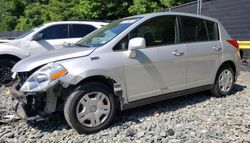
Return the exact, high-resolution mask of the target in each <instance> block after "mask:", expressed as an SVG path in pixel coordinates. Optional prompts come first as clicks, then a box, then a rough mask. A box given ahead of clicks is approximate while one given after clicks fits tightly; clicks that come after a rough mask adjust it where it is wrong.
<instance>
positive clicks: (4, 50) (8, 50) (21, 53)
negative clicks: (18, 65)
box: [0, 45, 29, 59]
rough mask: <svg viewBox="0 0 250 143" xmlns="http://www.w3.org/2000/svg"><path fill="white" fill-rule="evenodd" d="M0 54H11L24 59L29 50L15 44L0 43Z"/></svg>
mask: <svg viewBox="0 0 250 143" xmlns="http://www.w3.org/2000/svg"><path fill="white" fill-rule="evenodd" d="M0 55H13V56H16V57H18V58H20V59H24V58H25V57H28V56H29V52H28V51H25V50H23V49H22V48H19V47H15V46H10V45H0Z"/></svg>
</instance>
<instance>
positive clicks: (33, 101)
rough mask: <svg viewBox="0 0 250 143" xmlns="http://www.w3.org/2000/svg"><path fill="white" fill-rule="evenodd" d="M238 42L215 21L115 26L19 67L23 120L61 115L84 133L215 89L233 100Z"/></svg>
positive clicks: (157, 16)
mask: <svg viewBox="0 0 250 143" xmlns="http://www.w3.org/2000/svg"><path fill="white" fill-rule="evenodd" d="M240 61H241V60H240V55H239V46H238V44H237V41H235V40H232V39H231V37H230V36H229V35H228V33H227V32H226V30H225V29H224V28H223V26H222V25H221V23H220V22H219V21H217V20H216V19H213V18H209V17H205V16H199V15H192V14H185V13H172V12H162V13H152V14H145V15H137V16H132V17H128V18H123V19H120V20H116V21H114V22H112V23H111V24H108V25H106V26H104V27H103V28H101V29H99V30H97V31H95V32H93V33H91V34H89V35H87V36H86V37H85V38H83V39H82V40H80V41H79V42H77V43H76V44H75V45H74V46H73V47H72V48H66V49H60V50H55V51H51V52H48V53H46V54H43V55H39V56H33V57H29V58H27V59H24V60H22V61H21V62H19V63H18V64H16V65H15V66H14V68H13V69H12V71H13V72H14V75H13V77H14V78H17V80H18V82H17V83H16V84H15V85H13V86H12V88H11V91H12V95H13V97H14V98H16V99H17V100H18V107H17V114H18V115H19V116H20V117H22V118H25V119H29V118H30V117H44V116H48V115H51V114H53V113H55V112H56V111H63V112H64V116H65V118H66V120H67V122H68V124H69V125H70V126H71V127H72V128H74V129H75V130H76V131H77V132H78V133H93V132H97V131H99V130H101V129H104V128H106V127H107V126H108V125H109V124H110V123H111V121H112V120H113V118H114V116H115V113H116V111H119V110H125V109H128V108H133V107H136V106H140V105H144V104H148V103H152V102H156V101H160V100H164V99H168V98H173V97H176V96H181V95H185V94H190V93H194V92H198V91H203V90H211V92H212V93H213V94H214V95H216V96H225V95H228V94H230V92H231V91H232V88H233V84H234V82H235V80H236V78H237V76H238V74H239V70H240Z"/></svg>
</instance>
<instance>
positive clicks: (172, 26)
mask: <svg viewBox="0 0 250 143" xmlns="http://www.w3.org/2000/svg"><path fill="white" fill-rule="evenodd" d="M177 32H178V24H177V18H176V16H160V17H156V18H153V19H150V20H148V21H146V22H144V23H142V24H141V25H139V26H138V27H137V28H135V29H134V30H133V31H132V32H130V34H128V36H126V37H124V38H123V39H122V40H121V41H120V42H119V43H118V44H117V45H116V46H115V47H114V49H113V50H115V51H119V50H120V51H124V50H127V49H128V42H129V40H130V39H132V38H135V37H143V38H144V39H145V41H146V47H153V46H161V45H169V44H176V43H177V42H178V40H177V39H178V34H177Z"/></svg>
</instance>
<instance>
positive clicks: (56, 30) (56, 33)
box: [30, 24, 69, 55]
mask: <svg viewBox="0 0 250 143" xmlns="http://www.w3.org/2000/svg"><path fill="white" fill-rule="evenodd" d="M68 27H69V26H68V24H59V25H53V26H50V27H47V28H45V29H44V30H42V31H41V32H39V33H42V34H43V38H42V39H41V40H39V41H31V43H30V54H31V55H35V54H40V53H42V52H47V51H50V50H55V49H59V48H63V43H65V42H67V39H68V37H69V28H68Z"/></svg>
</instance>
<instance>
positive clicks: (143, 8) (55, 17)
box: [0, 0, 193, 31]
mask: <svg viewBox="0 0 250 143" xmlns="http://www.w3.org/2000/svg"><path fill="white" fill-rule="evenodd" d="M190 1H193V0H7V1H6V0H0V3H1V5H0V31H13V30H27V29H30V28H32V27H35V26H38V25H40V24H43V23H46V22H50V21H61V20H114V19H118V18H122V17H126V16H130V15H136V14H143V13H149V12H158V11H159V10H160V9H164V8H168V7H172V6H176V5H179V4H183V3H185V2H190Z"/></svg>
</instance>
